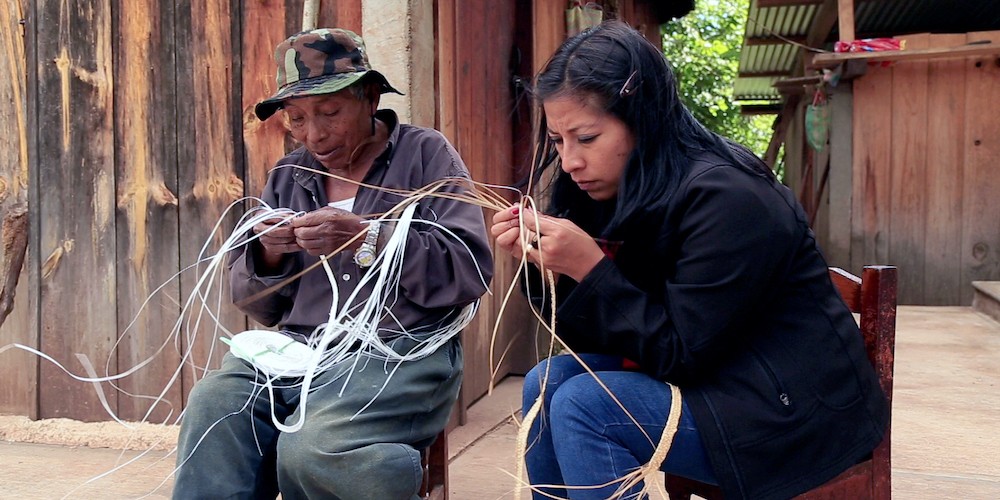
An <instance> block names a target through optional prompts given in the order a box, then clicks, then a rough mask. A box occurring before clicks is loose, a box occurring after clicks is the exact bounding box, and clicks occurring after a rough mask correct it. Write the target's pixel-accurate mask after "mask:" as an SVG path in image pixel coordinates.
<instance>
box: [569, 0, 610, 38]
mask: <svg viewBox="0 0 1000 500" xmlns="http://www.w3.org/2000/svg"><path fill="white" fill-rule="evenodd" d="M603 20H604V9H602V8H601V6H600V5H598V4H597V2H587V3H586V4H584V3H583V2H582V1H580V0H573V1H571V2H570V3H569V8H568V9H566V37H567V38H568V37H571V36H574V35H577V34H579V33H580V32H581V31H583V30H585V29H587V28H590V27H593V26H597V25H598V24H601V21H603Z"/></svg>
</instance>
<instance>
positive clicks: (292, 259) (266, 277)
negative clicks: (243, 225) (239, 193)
mask: <svg viewBox="0 0 1000 500" xmlns="http://www.w3.org/2000/svg"><path fill="white" fill-rule="evenodd" d="M279 172H282V171H281V170H276V171H274V172H272V174H271V176H270V177H269V178H268V180H267V185H266V186H265V187H264V193H263V194H262V195H261V199H262V200H263V201H264V202H265V203H267V204H268V205H269V206H271V207H280V206H282V205H281V201H282V200H279V199H278V196H277V194H276V192H275V186H274V184H275V182H277V181H276V178H277V177H278V176H279ZM251 237H253V230H252V229H251V230H249V231H247V235H246V238H245V240H244V242H243V244H242V245H240V246H239V247H238V248H236V249H234V250H233V251H232V252H231V253H230V255H229V287H230V292H231V294H232V298H233V303H234V304H236V306H237V307H239V309H240V310H241V311H243V312H244V313H246V314H247V315H248V316H250V317H251V318H253V319H254V320H256V321H258V322H260V323H261V324H264V325H266V326H274V325H276V324H278V323H279V322H280V321H281V319H282V318H283V317H284V316H285V314H286V313H287V311H288V310H289V309H290V308H291V307H292V298H293V297H294V296H295V291H296V288H297V287H298V280H292V282H290V283H286V284H285V285H283V286H281V287H280V288H277V289H275V290H270V291H268V290H269V289H270V288H272V287H275V286H277V285H280V284H282V283H284V282H285V281H287V280H288V278H289V277H291V276H294V275H295V274H296V273H298V272H299V271H300V270H301V269H302V263H301V260H300V259H299V258H298V256H297V255H295V254H289V255H286V256H285V258H284V260H283V261H282V264H281V267H280V269H279V270H277V271H276V272H273V273H265V274H263V275H262V274H260V273H259V272H258V270H257V268H258V265H257V264H258V260H257V259H258V258H259V256H260V254H259V252H261V251H262V250H263V249H262V248H261V246H260V244H259V243H257V242H256V241H248V240H249V239H250V238H251ZM265 292H266V293H265ZM251 299H253V300H251Z"/></svg>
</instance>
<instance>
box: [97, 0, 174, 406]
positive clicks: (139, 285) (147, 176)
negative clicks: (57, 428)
mask: <svg viewBox="0 0 1000 500" xmlns="http://www.w3.org/2000/svg"><path fill="white" fill-rule="evenodd" d="M114 10H115V13H116V15H117V23H116V25H117V30H116V31H117V33H118V36H117V37H116V41H117V44H116V47H115V49H116V50H115V54H116V58H115V81H117V82H118V85H116V86H115V101H116V103H117V105H116V106H115V150H116V152H118V158H117V162H116V164H117V165H116V172H115V175H116V178H117V196H116V201H117V206H118V211H117V213H118V217H117V222H116V227H117V229H118V237H117V242H118V259H117V260H118V278H117V279H118V297H117V303H118V325H119V335H120V336H121V338H120V345H119V352H118V366H119V371H120V372H124V371H126V370H128V369H130V368H132V367H134V366H137V365H139V364H140V363H144V362H145V361H146V360H147V359H148V358H152V360H151V361H150V363H149V364H148V365H146V366H145V367H144V368H142V369H141V370H139V371H137V372H136V373H135V374H134V375H131V376H129V377H127V378H125V379H123V380H122V381H121V382H120V384H119V385H120V386H121V387H122V389H123V390H125V391H126V392H127V393H129V394H134V395H140V394H141V395H147V396H154V397H156V396H159V395H160V394H161V393H163V397H164V401H163V402H162V403H157V406H156V408H155V411H153V412H152V413H151V414H150V415H149V417H148V418H147V416H146V414H147V412H148V411H149V410H150V406H151V404H152V400H148V399H144V398H136V397H129V396H125V395H122V396H120V397H119V417H121V418H123V419H126V420H132V421H139V420H148V421H153V422H157V423H161V422H165V421H167V419H168V418H169V417H170V415H171V414H173V416H176V415H177V413H178V410H179V408H180V407H181V404H182V401H181V391H180V389H181V387H180V384H173V385H172V386H171V387H166V385H167V384H168V381H170V380H172V377H173V375H174V373H175V371H176V370H177V367H178V366H179V355H178V353H177V350H176V349H174V348H172V345H173V343H172V340H173V339H172V338H171V336H170V332H171V329H170V326H171V325H173V324H174V323H175V322H176V320H177V314H178V312H179V307H178V305H177V304H178V303H179V302H180V297H179V294H178V286H177V281H176V280H174V279H173V278H174V274H175V273H176V272H177V269H178V268H179V264H180V263H179V257H178V241H177V218H178V206H177V196H176V192H177V158H176V134H175V130H174V123H173V120H169V119H164V115H163V113H164V112H169V110H173V109H175V108H176V105H177V103H176V95H175V90H174V89H175V86H174V61H173V51H172V45H173V36H174V33H173V18H174V15H173V2H148V1H147V2H128V1H118V2H117V3H116V6H115V9H114ZM161 285H163V288H162V289H160V290H159V291H157V292H156V294H155V295H152V297H150V296H151V294H153V292H154V291H155V290H157V288H158V287H160V286H161ZM147 297H150V301H149V302H148V303H145V304H144V303H143V301H144V300H145V299H146V298H147ZM140 308H141V309H140Z"/></svg>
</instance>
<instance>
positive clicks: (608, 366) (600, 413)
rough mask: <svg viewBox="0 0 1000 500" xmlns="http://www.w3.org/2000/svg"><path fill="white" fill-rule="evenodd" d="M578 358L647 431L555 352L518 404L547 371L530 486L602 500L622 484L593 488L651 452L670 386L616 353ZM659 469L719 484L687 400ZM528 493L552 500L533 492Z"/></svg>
mask: <svg viewBox="0 0 1000 500" xmlns="http://www.w3.org/2000/svg"><path fill="white" fill-rule="evenodd" d="M580 357H581V359H583V360H584V362H585V363H586V364H587V366H589V367H590V369H591V370H592V371H594V372H595V373H596V374H597V376H598V377H599V378H600V380H601V382H603V383H604V384H605V385H606V386H607V387H608V388H609V389H610V390H611V392H613V393H614V394H615V397H617V398H618V400H619V401H620V402H621V403H622V405H623V406H624V407H625V408H626V409H627V410H628V412H629V413H630V414H631V415H632V417H633V418H634V419H635V421H637V422H638V423H639V424H640V425H641V426H642V428H643V429H644V430H645V433H646V434H643V432H642V431H641V430H640V429H638V428H637V427H636V425H635V423H634V422H633V421H632V419H630V418H629V417H628V415H626V414H625V412H624V411H623V410H622V409H621V408H620V407H619V406H618V404H617V403H615V402H614V400H612V398H611V397H610V396H608V394H607V392H606V391H605V390H604V389H603V388H601V386H600V385H599V384H598V383H597V381H596V380H594V378H593V377H592V376H591V375H590V374H588V373H587V372H586V370H585V369H584V368H583V366H581V365H580V363H578V362H577V361H576V360H575V359H574V358H573V357H571V356H568V355H561V356H555V357H553V358H550V359H549V360H546V361H542V362H541V363H539V364H538V365H537V366H535V367H534V368H533V369H532V370H531V371H530V372H529V373H528V375H527V376H526V377H525V380H524V389H523V409H524V412H525V413H527V411H528V409H529V408H530V407H531V405H532V404H533V403H534V402H535V400H536V399H537V398H538V395H539V393H540V392H541V391H540V389H541V384H542V378H543V377H545V372H546V368H548V379H547V383H546V386H545V387H546V388H545V399H544V404H543V407H542V410H541V411H540V412H539V415H538V417H537V418H536V419H535V421H534V422H533V423H532V425H531V429H530V432H529V434H528V450H527V455H526V457H525V460H526V464H527V469H528V479H529V480H530V481H531V484H532V485H533V486H534V485H553V486H556V487H547V488H539V489H540V490H542V491H544V492H546V493H548V494H550V495H555V496H557V497H559V498H572V499H574V500H576V499H605V498H609V497H610V496H612V495H613V494H614V493H615V491H616V490H617V489H618V484H619V483H614V484H610V485H608V486H603V487H597V486H595V485H602V484H605V483H611V482H613V481H615V480H616V479H619V478H621V477H622V476H624V475H626V474H628V473H629V472H631V471H633V470H635V469H637V468H638V467H640V466H642V465H645V464H646V463H647V462H649V460H650V458H651V457H652V455H653V451H654V450H655V448H656V445H657V444H658V442H659V439H660V436H661V435H662V434H663V428H664V426H665V424H666V422H667V415H668V414H669V413H670V387H669V386H668V385H667V384H665V383H664V382H660V381H658V380H655V379H653V378H651V377H649V376H648V375H645V374H642V373H639V372H633V371H625V370H624V369H623V368H622V358H620V357H615V356H604V355H596V354H583V355H580ZM647 435H648V436H649V437H648V438H647V437H646V436H647ZM660 470H663V471H666V472H670V473H671V474H677V475H680V476H685V477H689V478H691V479H696V480H699V481H703V482H707V483H711V484H717V480H716V478H715V474H714V473H713V472H712V466H711V464H710V463H709V461H708V456H707V455H706V454H705V448H704V446H703V445H702V443H701V437H700V435H699V434H698V429H697V427H696V426H695V424H694V421H693V420H692V419H691V414H690V411H688V409H687V405H686V404H685V405H683V406H682V407H681V420H680V427H679V429H678V431H677V434H676V435H675V437H674V440H673V444H672V445H671V447H670V452H669V453H668V454H667V459H666V460H665V461H664V462H663V464H662V466H661V467H660ZM559 486H569V488H564V487H559ZM639 490H640V487H636V488H634V489H633V490H631V491H629V492H628V493H627V494H626V495H625V496H623V497H622V498H634V496H635V495H636V494H637V493H638V492H639ZM567 495H568V496H567ZM533 497H534V498H535V499H538V500H540V499H544V498H550V497H546V496H543V495H541V494H540V493H539V492H537V491H534V492H533Z"/></svg>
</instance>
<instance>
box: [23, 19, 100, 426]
mask: <svg viewBox="0 0 1000 500" xmlns="http://www.w3.org/2000/svg"><path fill="white" fill-rule="evenodd" d="M35 9H36V10H35V15H36V24H37V26H36V29H37V33H39V34H43V33H44V34H45V36H38V37H37V48H36V50H37V60H36V61H35V67H34V68H32V71H37V72H38V91H37V92H38V95H37V103H35V105H36V106H37V110H38V111H37V112H38V121H37V123H38V130H37V140H38V143H39V148H38V149H39V151H40V154H41V155H44V158H38V163H37V166H36V168H37V170H38V179H39V180H40V182H44V183H45V188H44V189H40V191H39V193H40V195H39V198H38V199H37V200H33V201H32V210H37V213H38V216H39V218H40V220H41V221H42V224H41V225H40V230H39V232H38V234H32V239H35V238H37V240H35V243H34V244H35V245H37V246H38V248H39V252H40V254H39V255H38V259H40V261H41V262H40V263H39V264H40V266H41V283H39V284H38V285H39V287H40V289H39V292H40V294H41V295H40V301H39V309H40V311H41V324H40V336H41V342H40V347H41V350H42V351H43V352H45V353H47V354H48V355H50V356H52V357H53V358H55V359H56V360H57V361H59V362H61V363H63V364H64V365H65V366H66V368H67V369H69V370H71V371H73V372H74V373H79V374H84V373H85V372H84V371H83V370H82V365H81V362H80V361H79V359H80V358H79V357H78V355H79V356H85V357H86V359H88V360H89V362H90V363H92V364H93V365H94V367H95V368H97V369H101V370H102V371H103V370H104V369H105V368H106V369H107V370H108V371H109V372H111V373H117V372H118V363H117V360H116V359H115V358H114V357H113V356H112V348H113V346H114V343H115V340H116V339H117V332H118V325H117V321H116V314H115V311H116V299H117V280H116V274H117V266H116V261H117V255H116V247H117V244H116V228H115V150H114V142H115V139H114V111H113V109H114V107H113V105H114V102H113V96H114V88H113V84H114V78H115V75H114V70H113V61H112V57H113V54H112V47H111V45H112V17H111V16H112V9H111V2H110V0H81V1H80V2H77V3H75V4H74V5H73V6H72V8H71V7H70V5H69V3H68V2H64V1H55V0H39V1H38V2H37V4H36V6H35ZM39 187H40V186H39ZM39 373H40V377H39V378H40V379H39V384H38V385H39V388H38V391H39V396H38V398H39V416H40V417H72V418H77V419H80V420H101V419H105V418H106V416H107V415H106V413H105V410H104V408H103V407H102V406H101V403H100V401H99V400H98V398H97V395H96V392H95V391H92V390H86V389H84V390H81V387H80V386H79V385H78V384H77V383H75V382H74V381H73V380H72V379H70V378H69V376H68V375H66V374H65V373H64V372H63V371H62V369H60V368H58V367H56V366H55V365H53V364H51V363H42V365H41V369H40V372H39ZM69 388H72V389H71V390H68V389H69ZM106 388H107V387H105V389H106ZM107 397H108V401H109V404H110V405H111V406H112V408H116V407H117V395H116V394H115V393H114V392H109V393H108V396H107Z"/></svg>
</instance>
